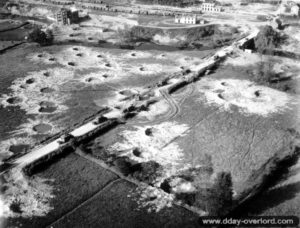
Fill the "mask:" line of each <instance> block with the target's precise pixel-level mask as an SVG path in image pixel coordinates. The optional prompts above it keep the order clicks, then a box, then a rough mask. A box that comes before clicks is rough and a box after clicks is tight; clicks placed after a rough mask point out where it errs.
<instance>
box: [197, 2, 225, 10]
mask: <svg viewBox="0 0 300 228" xmlns="http://www.w3.org/2000/svg"><path fill="white" fill-rule="evenodd" d="M200 10H201V12H221V11H223V9H222V7H221V6H220V5H218V4H217V3H216V2H214V1H205V2H203V3H202V4H201V7H200Z"/></svg>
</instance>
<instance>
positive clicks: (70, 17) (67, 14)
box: [56, 8, 79, 25]
mask: <svg viewBox="0 0 300 228" xmlns="http://www.w3.org/2000/svg"><path fill="white" fill-rule="evenodd" d="M78 20H79V13H78V10H75V9H72V10H71V9H66V8H62V9H60V11H58V12H57V14H56V21H57V23H59V24H63V25H70V24H72V23H76V22H78Z"/></svg>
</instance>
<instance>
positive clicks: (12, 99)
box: [6, 97, 22, 104]
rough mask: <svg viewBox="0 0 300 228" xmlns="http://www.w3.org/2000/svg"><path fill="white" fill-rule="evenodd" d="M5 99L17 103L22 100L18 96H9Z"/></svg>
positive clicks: (10, 102)
mask: <svg viewBox="0 0 300 228" xmlns="http://www.w3.org/2000/svg"><path fill="white" fill-rule="evenodd" d="M6 101H7V103H9V104H18V103H20V102H22V99H21V98H19V97H10V98H8V99H7V100H6Z"/></svg>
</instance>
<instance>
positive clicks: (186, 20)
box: [175, 14, 199, 24]
mask: <svg viewBox="0 0 300 228" xmlns="http://www.w3.org/2000/svg"><path fill="white" fill-rule="evenodd" d="M175 23H178V24H197V23H199V21H198V19H197V16H196V15H195V14H181V15H175Z"/></svg>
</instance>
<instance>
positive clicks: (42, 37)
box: [28, 28, 54, 46]
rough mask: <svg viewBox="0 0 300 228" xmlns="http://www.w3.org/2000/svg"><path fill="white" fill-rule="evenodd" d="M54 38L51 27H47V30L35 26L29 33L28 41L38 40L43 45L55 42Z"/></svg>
mask: <svg viewBox="0 0 300 228" xmlns="http://www.w3.org/2000/svg"><path fill="white" fill-rule="evenodd" d="M53 40H54V36H53V33H52V31H51V30H49V29H47V30H46V31H43V30H41V29H40V28H35V29H34V30H33V31H32V32H31V33H30V34H29V35H28V41H30V42H37V43H39V44H40V45H42V46H45V45H51V44H52V43H53Z"/></svg>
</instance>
